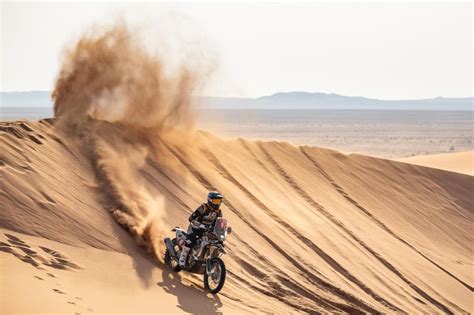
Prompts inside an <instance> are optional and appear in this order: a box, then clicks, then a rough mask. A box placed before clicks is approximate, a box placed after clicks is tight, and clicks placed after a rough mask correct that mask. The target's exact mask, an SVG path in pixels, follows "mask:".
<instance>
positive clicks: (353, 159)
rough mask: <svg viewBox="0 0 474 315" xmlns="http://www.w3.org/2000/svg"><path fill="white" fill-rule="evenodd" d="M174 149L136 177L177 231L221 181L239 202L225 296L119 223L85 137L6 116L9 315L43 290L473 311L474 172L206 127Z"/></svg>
mask: <svg viewBox="0 0 474 315" xmlns="http://www.w3.org/2000/svg"><path fill="white" fill-rule="evenodd" d="M104 128H106V129H107V130H113V131H114V133H115V134H116V135H120V136H121V137H126V132H125V131H123V130H122V129H120V127H119V126H114V125H112V126H108V127H104ZM110 128H111V129H110ZM158 143H160V145H159V146H158V147H159V152H160V155H155V154H152V153H149V152H148V153H147V154H145V157H144V159H143V161H144V162H143V163H142V164H139V166H137V168H136V173H134V174H135V175H136V176H137V178H138V179H139V180H140V183H141V185H143V186H144V187H145V188H146V189H147V190H148V191H149V192H150V194H151V195H160V196H163V202H164V207H163V209H164V211H165V215H164V216H163V218H164V224H165V227H166V229H167V228H170V227H172V226H174V225H181V226H185V224H186V218H187V216H188V215H189V213H190V212H191V211H192V210H193V209H194V208H195V207H196V206H197V205H198V204H199V203H201V202H202V201H203V198H204V196H205V195H206V192H207V191H208V190H210V189H218V190H220V191H221V192H222V193H223V194H224V195H225V197H226V199H225V202H224V205H223V212H224V214H225V215H226V217H227V218H228V219H229V221H230V224H231V226H232V227H233V229H234V233H233V234H232V235H231V236H229V239H228V242H227V245H228V250H229V255H227V256H226V257H224V260H225V262H226V264H227V266H228V269H229V277H228V279H227V282H226V285H225V287H224V289H223V291H222V293H221V294H219V296H218V297H213V296H211V295H207V294H206V293H205V292H203V291H202V283H201V282H202V281H201V279H200V277H197V276H193V275H185V274H182V275H175V274H173V273H170V272H169V270H167V268H165V267H164V266H162V265H161V264H160V262H159V261H158V260H157V259H156V258H155V257H153V255H150V254H148V253H146V250H144V249H143V248H141V247H140V246H138V244H137V243H136V241H135V240H134V239H133V237H131V235H130V233H129V231H128V230H126V229H123V228H122V227H121V226H120V225H119V224H117V222H116V221H115V220H114V219H113V217H112V216H111V215H110V213H109V211H108V207H109V206H110V202H111V200H110V199H109V198H110V195H108V194H107V192H105V191H104V190H103V186H102V185H101V183H100V177H98V174H97V169H96V168H95V167H94V160H91V156H89V155H88V154H87V150H85V149H84V146H83V142H81V141H80V139H77V138H75V137H70V136H69V135H67V134H66V133H64V131H62V130H61V129H58V128H56V127H55V121H54V120H42V121H39V122H33V121H19V122H8V123H1V124H0V144H1V147H2V150H1V156H0V158H1V166H0V172H1V174H2V183H3V184H2V185H3V188H2V192H1V195H0V203H1V204H2V219H1V220H0V227H1V228H2V235H3V236H2V240H1V241H2V243H1V244H0V245H1V249H2V251H1V252H0V257H1V259H2V266H3V267H2V269H5V270H7V272H6V274H7V277H6V280H3V281H4V283H7V284H8V285H11V289H9V290H7V291H4V290H2V292H3V293H2V303H1V304H2V306H1V307H2V309H1V312H2V313H5V312H13V311H15V312H17V311H18V312H28V311H31V308H29V306H27V304H25V300H24V295H22V293H21V290H22V287H28V286H31V287H32V288H34V289H35V290H36V291H35V294H37V295H38V296H39V297H44V298H45V299H47V300H48V301H51V303H53V302H54V303H55V304H53V305H54V308H52V306H51V305H49V306H48V305H47V303H44V304H41V303H37V304H34V303H33V305H35V306H36V307H37V310H39V311H41V310H42V311H44V312H48V311H53V309H54V311H71V310H81V311H83V312H87V311H88V310H87V308H91V309H93V310H95V311H101V312H107V311H109V312H129V311H135V312H137V311H142V312H144V311H153V312H160V311H163V312H195V313H207V314H209V313H219V312H225V313H232V312H239V313H241V312H258V313H260V312H273V313H275V312H276V313H281V312H285V313H298V312H302V313H334V312H346V313H358V312H359V313H366V312H368V313H379V312H381V313H387V312H400V313H403V312H406V313H419V312H428V313H439V312H442V313H469V312H472V305H471V302H470V301H471V299H472V291H473V288H472V286H473V278H472V272H471V270H472V252H471V249H470V244H472V236H471V233H470V227H471V223H470V222H472V219H473V213H472V209H473V204H472V198H471V187H472V185H473V177H472V176H466V175H461V174H456V173H452V172H445V171H442V170H436V169H430V168H425V167H419V166H415V165H410V164H406V163H399V162H394V161H389V160H382V159H376V158H371V157H365V156H360V155H349V156H346V155H343V154H340V153H338V152H336V151H331V150H326V149H320V148H315V147H307V146H302V147H296V146H293V145H290V144H288V143H284V142H261V141H247V140H245V139H236V140H231V141H224V140H222V139H220V138H218V137H216V136H214V135H212V134H209V133H206V132H197V133H195V134H194V136H193V142H192V145H189V146H185V147H183V146H182V145H180V144H179V143H178V144H177V143H175V142H173V141H166V140H163V139H160V140H158ZM166 229H165V230H166ZM169 233H170V234H171V232H169ZM8 235H10V236H8ZM30 235H31V236H30ZM16 239H18V240H20V241H18V240H16ZM24 244H26V245H27V246H29V247H27V246H25V245H24ZM33 244H34V245H33ZM42 248H47V249H48V250H47V251H45V250H43V249H42ZM25 250H26V252H25ZM32 251H34V252H35V253H33V252H32ZM55 253H56V254H55ZM86 253H87V254H86ZM25 261H26V263H25ZM3 262H6V263H3ZM54 262H55V263H54ZM60 262H62V263H63V264H72V265H73V266H77V267H78V268H72V267H70V266H67V265H66V267H65V269H64V270H59V269H56V268H55V267H54V265H55V264H56V265H58V264H59V265H58V266H60V265H61V264H60ZM35 265H37V266H35ZM37 267H40V268H45V272H46V270H48V273H52V274H55V273H54V271H55V270H56V272H61V274H62V277H64V278H65V279H68V280H67V281H68V283H69V284H71V285H72V284H73V285H72V286H70V287H69V288H68V290H69V291H77V292H82V293H83V294H81V295H79V293H78V294H76V295H75V296H78V297H80V298H83V299H84V301H86V300H87V303H89V302H90V303H89V304H87V303H85V302H84V303H83V304H81V305H80V306H74V305H73V304H69V303H68V302H74V303H76V304H78V305H79V304H80V303H77V302H76V301H74V299H73V298H74V296H71V297H69V296H68V299H67V301H66V300H64V301H62V300H60V299H63V296H65V295H64V294H59V293H58V292H56V291H52V290H53V289H57V290H61V291H63V292H69V291H68V290H65V289H61V288H60V287H54V288H52V287H51V288H49V287H48V288H46V287H45V286H44V285H43V284H38V283H44V281H42V280H39V279H38V278H36V277H35V276H38V277H40V278H42V279H49V278H48V276H47V275H46V276H45V275H44V274H42V273H41V274H39V273H37V271H38V269H37ZM16 270H21V271H22V273H23V276H21V281H22V282H21V284H17V285H14V284H13V283H14V282H15V281H19V280H20V279H19V278H18V277H17V276H15V275H14V274H15V271H16ZM114 274H120V277H119V279H116V278H117V277H116V276H115V277H114ZM50 278H51V279H53V278H52V277H50ZM4 279H5V278H4ZM93 279H97V280H93ZM118 280H120V281H121V282H120V283H122V284H121V285H119V284H118V283H119V282H118ZM35 281H37V283H35ZM63 285H65V284H63ZM127 286H128V287H127ZM104 289H106V290H104ZM105 291H106V292H105ZM85 292H101V293H100V294H95V295H96V296H95V297H93V295H92V294H90V293H89V294H86V293H85ZM126 293H132V295H133V296H135V297H134V298H133V299H131V300H125V299H121V298H120V296H122V295H123V294H126ZM127 295H128V294H127ZM100 296H102V298H99V297H100ZM92 300H93V303H92ZM61 301H62V302H61ZM157 301H165V302H163V303H158V302H157ZM74 307H76V309H74ZM89 312H90V310H89Z"/></svg>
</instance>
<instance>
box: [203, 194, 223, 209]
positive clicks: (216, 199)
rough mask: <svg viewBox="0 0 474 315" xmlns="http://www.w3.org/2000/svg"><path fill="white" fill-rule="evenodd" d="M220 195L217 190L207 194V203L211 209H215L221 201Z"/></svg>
mask: <svg viewBox="0 0 474 315" xmlns="http://www.w3.org/2000/svg"><path fill="white" fill-rule="evenodd" d="M223 198H224V196H222V195H221V194H220V193H219V192H218V191H210V192H209V194H208V195H207V204H208V205H209V206H210V207H211V209H214V210H217V209H219V206H220V205H221V203H222V199H223Z"/></svg>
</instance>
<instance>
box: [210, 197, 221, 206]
mask: <svg viewBox="0 0 474 315" xmlns="http://www.w3.org/2000/svg"><path fill="white" fill-rule="evenodd" d="M210 201H211V203H212V204H214V205H216V206H219V205H220V204H221V203H222V199H210Z"/></svg>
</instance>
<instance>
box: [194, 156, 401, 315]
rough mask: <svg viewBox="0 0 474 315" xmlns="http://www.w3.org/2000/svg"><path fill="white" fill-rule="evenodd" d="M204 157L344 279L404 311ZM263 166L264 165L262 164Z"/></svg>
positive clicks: (215, 161)
mask: <svg viewBox="0 0 474 315" xmlns="http://www.w3.org/2000/svg"><path fill="white" fill-rule="evenodd" d="M203 153H204V155H205V156H206V157H207V158H208V160H209V162H211V163H212V164H214V166H216V167H217V169H218V171H219V173H220V174H221V175H222V176H223V177H224V178H226V179H227V180H229V181H230V182H231V183H233V184H234V185H235V186H237V187H238V188H239V189H240V190H241V191H242V192H244V193H245V195H246V196H247V197H248V198H249V199H250V200H252V201H253V202H254V203H255V204H256V205H257V206H258V207H260V208H261V209H262V210H263V211H264V212H265V213H266V214H267V215H268V216H269V217H270V218H272V219H273V220H274V221H276V222H277V223H278V224H280V225H281V226H283V228H284V229H286V230H288V231H290V232H291V233H292V234H293V235H295V236H296V238H298V240H300V241H301V242H302V243H303V244H305V245H306V246H307V247H309V248H310V249H311V250H313V251H314V252H315V253H316V254H317V255H318V256H319V257H320V258H321V259H322V260H324V261H325V262H326V263H327V264H328V265H329V266H330V267H331V268H332V269H334V270H335V271H336V272H338V273H339V274H340V275H342V276H343V277H344V278H346V279H347V280H349V281H350V282H352V283H353V284H355V285H356V286H357V287H359V288H360V289H361V290H362V291H364V292H365V293H366V294H368V295H369V296H371V297H372V298H373V299H374V300H376V301H377V302H379V303H381V304H382V305H383V306H385V307H387V308H389V309H391V310H393V311H397V312H402V310H401V309H400V308H398V307H396V306H395V305H393V304H392V303H390V302H389V301H387V300H385V299H384V298H383V297H381V296H380V295H378V294H377V293H375V292H374V291H372V289H370V288H369V287H367V286H366V285H365V284H364V283H363V282H362V281H360V280H359V279H357V278H356V277H355V276H354V275H352V274H351V273H350V272H349V271H348V270H347V269H345V268H344V267H343V266H341V265H340V264H339V263H338V262H337V261H336V260H335V259H334V258H332V257H331V256H330V255H329V254H327V253H326V252H325V251H324V250H322V249H321V248H320V247H319V246H318V245H316V244H315V243H313V242H312V241H311V240H310V239H308V238H307V237H306V236H304V235H302V234H301V233H300V232H298V231H297V230H296V229H295V228H294V227H293V226H291V225H290V224H288V223H287V222H285V221H283V220H282V219H281V218H280V217H279V216H277V215H275V214H274V213H273V212H272V211H271V210H270V208H268V207H267V206H266V205H265V204H264V203H263V202H262V201H261V200H260V199H258V198H257V197H256V196H255V195H253V194H252V193H251V192H250V191H249V190H248V189H247V188H246V187H245V186H243V185H242V184H241V183H240V182H239V181H238V180H237V179H236V178H235V177H234V176H233V175H232V174H231V173H230V172H229V171H228V170H227V169H226V168H225V166H224V165H223V164H222V163H221V162H220V161H219V160H218V159H217V157H216V156H215V155H214V154H213V153H212V152H210V151H209V150H203ZM262 165H263V163H262Z"/></svg>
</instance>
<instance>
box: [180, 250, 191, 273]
mask: <svg viewBox="0 0 474 315" xmlns="http://www.w3.org/2000/svg"><path fill="white" fill-rule="evenodd" d="M189 250H190V248H189V247H186V246H183V249H182V250H181V255H180V256H179V266H180V267H181V268H184V267H185V266H186V258H188V253H189Z"/></svg>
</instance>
